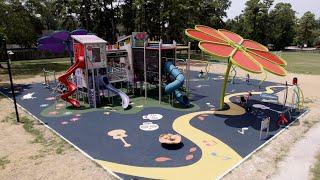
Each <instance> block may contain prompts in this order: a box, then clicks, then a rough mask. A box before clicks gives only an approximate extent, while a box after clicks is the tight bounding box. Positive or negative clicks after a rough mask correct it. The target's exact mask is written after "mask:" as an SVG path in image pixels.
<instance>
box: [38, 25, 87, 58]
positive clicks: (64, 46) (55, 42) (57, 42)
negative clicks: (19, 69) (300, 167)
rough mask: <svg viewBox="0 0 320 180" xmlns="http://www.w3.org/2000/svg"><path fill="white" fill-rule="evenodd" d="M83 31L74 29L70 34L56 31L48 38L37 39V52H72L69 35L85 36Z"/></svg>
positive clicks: (85, 31)
mask: <svg viewBox="0 0 320 180" xmlns="http://www.w3.org/2000/svg"><path fill="white" fill-rule="evenodd" d="M86 34H88V31H87V30H85V29H76V30H74V31H72V32H71V33H70V32H68V31H56V32H54V33H53V34H51V35H50V36H44V37H42V38H40V39H38V47H37V48H38V50H42V51H49V52H53V53H62V52H64V51H69V50H70V52H72V51H73V47H72V42H71V35H86Z"/></svg>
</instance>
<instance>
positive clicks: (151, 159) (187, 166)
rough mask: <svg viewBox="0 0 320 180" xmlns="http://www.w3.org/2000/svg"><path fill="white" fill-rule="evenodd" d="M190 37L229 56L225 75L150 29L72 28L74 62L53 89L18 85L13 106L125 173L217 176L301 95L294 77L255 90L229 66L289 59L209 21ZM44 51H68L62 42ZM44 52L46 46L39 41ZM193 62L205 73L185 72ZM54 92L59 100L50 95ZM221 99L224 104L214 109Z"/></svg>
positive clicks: (266, 67) (266, 136) (298, 105)
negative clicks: (151, 36) (108, 33)
mask: <svg viewBox="0 0 320 180" xmlns="http://www.w3.org/2000/svg"><path fill="white" fill-rule="evenodd" d="M212 33H213V34H212ZM63 34H65V33H58V35H59V36H61V35H63ZM69 35H70V34H69ZM187 35H189V36H193V37H194V38H195V39H197V38H198V40H201V42H200V43H199V47H200V48H202V50H203V51H204V52H207V53H209V54H211V55H218V56H223V57H225V58H227V59H228V61H227V62H228V66H227V71H226V73H225V74H224V75H225V79H222V78H223V76H221V74H217V73H211V71H212V70H213V68H212V67H213V62H208V61H204V60H194V59H191V55H190V43H189V44H188V45H187V46H179V45H177V43H176V42H174V41H172V43H170V44H165V43H163V42H162V41H161V40H160V41H158V42H155V41H149V40H148V35H147V33H144V32H135V33H132V35H130V36H125V37H123V38H119V40H118V41H117V43H116V44H115V45H107V42H106V41H105V40H103V39H101V38H99V37H97V36H95V35H77V34H71V35H70V39H69V38H65V39H68V41H69V42H72V48H68V49H69V51H70V52H72V56H73V58H72V60H73V62H74V63H73V64H72V65H71V66H70V67H69V68H68V69H67V70H66V72H65V73H64V74H63V75H62V76H60V77H59V78H58V81H59V84H58V85H56V86H55V88H53V89H54V90H53V92H52V93H51V94H50V95H49V96H48V90H47V89H45V88H43V85H42V84H40V83H35V84H29V85H26V86H25V87H24V85H21V87H19V88H17V89H19V90H20V91H19V93H18V103H19V104H21V106H23V107H24V108H25V109H26V110H28V111H29V112H30V113H31V114H32V115H34V116H35V117H37V118H38V119H41V120H42V121H43V122H44V123H45V124H46V125H47V126H48V127H50V128H51V129H53V130H54V131H55V132H56V133H58V134H59V135H61V136H62V137H64V138H65V139H67V140H68V141H69V142H71V143H72V145H74V146H76V147H77V148H78V149H81V150H82V151H83V152H85V153H86V155H88V156H89V157H90V158H92V159H93V160H94V161H95V162H97V163H98V164H100V165H101V166H102V167H104V168H106V169H109V170H112V171H113V172H115V173H119V174H118V175H119V176H121V177H124V179H135V178H140V177H146V178H152V179H214V178H218V177H221V176H223V174H225V173H227V172H228V171H229V170H230V169H231V168H232V167H235V166H236V165H237V164H239V162H240V161H242V160H243V159H245V158H247V157H248V156H250V154H251V153H252V152H253V151H256V150H257V148H259V147H261V146H262V145H263V144H265V143H267V142H268V141H269V140H270V139H272V138H273V137H275V136H276V135H277V134H279V132H281V131H282V128H283V127H284V126H283V125H285V126H286V125H288V124H291V123H293V122H294V121H295V120H297V118H299V116H301V115H303V113H305V109H304V107H303V93H302V90H301V88H300V86H299V84H298V81H297V79H294V80H293V82H292V85H291V84H290V85H289V84H288V83H286V84H285V85H284V84H278V83H274V82H263V83H264V84H263V85H264V86H263V88H262V87H261V86H260V85H261V84H260V83H261V81H259V80H256V79H254V78H252V79H251V78H250V75H249V74H248V75H247V83H245V82H244V81H243V79H239V78H235V77H236V73H237V72H236V69H234V70H232V68H235V67H237V68H238V67H240V68H242V69H244V70H247V71H249V73H252V72H253V73H260V72H261V73H262V72H265V71H271V72H272V73H275V74H276V75H280V76H283V75H285V71H284V69H283V68H282V66H285V64H286V63H285V62H284V61H282V60H281V59H277V58H276V57H273V56H272V55H270V53H269V52H268V51H267V49H265V48H264V47H263V46H262V45H260V44H256V43H255V42H253V41H250V40H243V39H242V40H241V37H239V36H237V35H235V34H233V33H231V32H228V31H225V30H215V29H212V28H209V27H206V26H196V27H195V29H192V30H191V29H190V30H187ZM198 35H201V36H198ZM51 37H57V36H49V37H48V38H49V40H50V38H51ZM229 38H230V39H229ZM54 39H55V38H54ZM240 40H241V41H240ZM54 41H55V40H54ZM216 41H219V42H220V43H216ZM55 42H56V41H55ZM49 47H55V48H57V47H58V49H59V50H65V47H62V45H61V44H59V45H50V46H49ZM42 48H44V49H47V48H48V47H46V41H44V40H42ZM55 48H53V49H55ZM49 49H50V48H49ZM257 49H259V50H257ZM71 50H72V51H71ZM178 51H186V52H185V54H184V55H185V58H178ZM219 53H220V54H219ZM259 54H260V55H259ZM246 55H250V57H249V58H248V57H247V56H246ZM251 56H252V58H253V57H254V59H257V60H255V61H253V60H252V58H251ZM264 56H266V57H264ZM268 58H270V59H271V60H270V59H269V60H268ZM212 59H213V58H212ZM251 60H252V61H251ZM256 61H257V62H256ZM271 61H275V62H272V63H271ZM270 63H271V64H270ZM196 65H201V66H202V68H203V67H205V69H204V71H202V70H201V71H200V72H195V71H191V70H190V68H191V66H196ZM229 72H231V73H233V74H230V76H229ZM198 73H199V74H198ZM201 73H202V76H199V75H201ZM44 75H45V84H48V85H50V87H51V86H52V84H53V82H54V81H52V80H50V79H55V78H54V77H55V73H51V72H49V71H47V70H44ZM231 78H232V79H233V80H232V81H229V80H230V79H231ZM212 80H214V81H212ZM234 80H236V83H235V82H234ZM263 81H265V79H264V80H263ZM228 82H230V83H229V84H228V86H229V88H226V85H227V83H228ZM258 85H259V87H258ZM218 87H222V88H223V89H222V93H221V94H220V92H219V91H216V89H217V88H218ZM49 89H50V88H49ZM191 90H192V91H191ZM0 91H1V92H3V93H4V94H6V95H7V96H10V95H11V94H10V92H9V91H8V89H5V88H2V87H0ZM282 91H284V101H283V103H282V102H281V100H280V97H278V95H279V94H281V92H282ZM290 93H291V94H290ZM219 94H220V95H219ZM225 94H226V95H225ZM289 94H290V95H289ZM55 95H57V96H56V97H58V98H59V99H60V98H61V99H62V100H64V101H66V103H64V102H63V103H61V101H55V99H57V98H56V97H54V96H55ZM118 97H120V98H121V100H120V99H119V98H118ZM221 99H222V101H221ZM219 100H220V101H221V102H223V103H224V104H223V105H224V107H223V108H220V109H217V108H216V105H217V104H215V103H216V102H219ZM237 100H239V101H237ZM287 100H288V101H290V100H291V101H292V102H287ZM114 102H116V103H115V104H113V103H114ZM118 102H119V103H120V102H121V104H122V106H119V105H118V104H119V103H118ZM175 102H179V104H180V105H181V106H182V107H181V106H176V105H178V103H177V104H175ZM190 102H192V103H190ZM211 103H214V105H212V104H211ZM69 104H71V105H72V106H73V107H72V106H69ZM110 104H112V106H111V105H110ZM190 104H191V105H190ZM82 106H84V107H82ZM74 107H75V108H74ZM79 107H80V108H79ZM225 107H227V108H225ZM264 132H266V133H264ZM141 140H143V141H141ZM248 142H250V143H248ZM199 172H201V173H199Z"/></svg>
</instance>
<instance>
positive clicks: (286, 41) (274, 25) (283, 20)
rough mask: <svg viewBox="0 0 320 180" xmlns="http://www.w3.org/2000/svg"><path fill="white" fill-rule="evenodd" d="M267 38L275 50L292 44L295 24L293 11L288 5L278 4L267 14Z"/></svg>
mask: <svg viewBox="0 0 320 180" xmlns="http://www.w3.org/2000/svg"><path fill="white" fill-rule="evenodd" d="M269 19H270V26H269V30H270V31H269V33H268V37H269V40H270V43H272V44H274V47H275V49H277V50H281V49H284V48H285V47H286V46H288V45H290V43H292V42H293V38H294V36H295V31H294V26H295V23H296V17H295V11H294V10H292V6H291V4H289V3H278V4H276V6H275V7H274V9H273V10H271V11H270V14H269Z"/></svg>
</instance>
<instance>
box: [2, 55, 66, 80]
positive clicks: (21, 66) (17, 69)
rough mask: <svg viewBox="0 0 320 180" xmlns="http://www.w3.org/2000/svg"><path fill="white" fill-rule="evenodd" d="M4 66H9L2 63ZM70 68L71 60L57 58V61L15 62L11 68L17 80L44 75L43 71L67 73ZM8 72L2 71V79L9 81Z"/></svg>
mask: <svg viewBox="0 0 320 180" xmlns="http://www.w3.org/2000/svg"><path fill="white" fill-rule="evenodd" d="M2 64H3V66H5V67H6V66H7V65H6V63H2ZM69 66H70V60H69V58H57V59H39V60H27V61H13V62H12V65H11V68H12V74H13V75H14V77H15V78H17V79H19V78H28V77H32V76H34V75H42V74H43V72H42V69H43V68H45V69H46V70H50V71H56V72H60V71H66V70H67V69H68V67H69ZM7 73H8V71H7V70H6V69H0V79H3V80H7V79H8V76H7Z"/></svg>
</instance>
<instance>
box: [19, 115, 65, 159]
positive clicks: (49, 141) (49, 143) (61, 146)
mask: <svg viewBox="0 0 320 180" xmlns="http://www.w3.org/2000/svg"><path fill="white" fill-rule="evenodd" d="M21 122H23V128H24V130H25V131H26V132H28V133H30V134H32V135H33V136H34V140H33V141H32V143H40V144H42V145H43V147H44V148H43V149H42V150H41V151H40V153H39V154H37V155H35V156H32V157H30V158H31V159H38V158H41V157H44V156H45V155H46V154H48V153H50V152H55V153H56V154H63V152H64V150H65V149H66V148H68V146H67V144H66V143H65V142H64V141H63V140H62V139H60V138H58V137H57V136H56V135H53V136H52V137H45V135H44V132H43V131H41V130H39V129H38V128H36V127H35V121H34V120H31V119H29V118H28V117H25V116H24V117H22V118H21Z"/></svg>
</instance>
